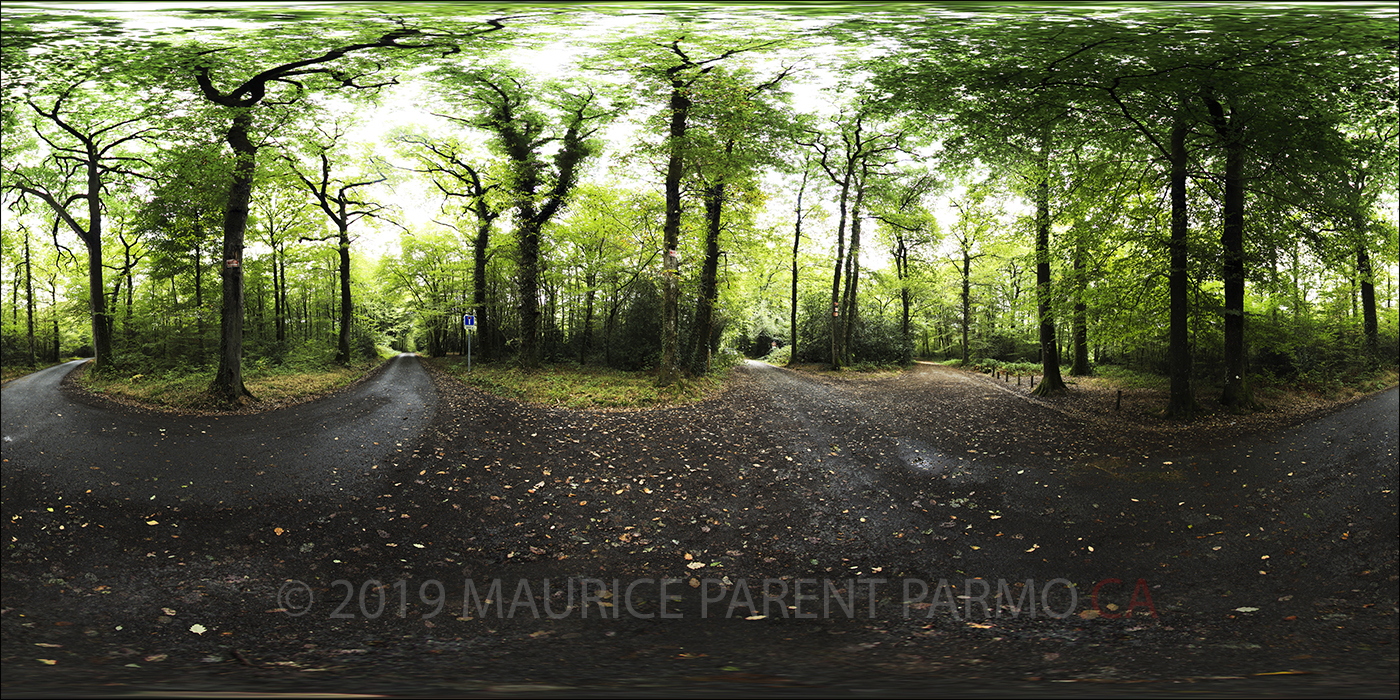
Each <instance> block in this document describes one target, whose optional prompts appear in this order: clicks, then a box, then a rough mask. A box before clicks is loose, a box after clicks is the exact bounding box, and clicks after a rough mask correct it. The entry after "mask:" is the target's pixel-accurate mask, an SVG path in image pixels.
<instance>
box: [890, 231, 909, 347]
mask: <svg viewBox="0 0 1400 700" xmlns="http://www.w3.org/2000/svg"><path fill="white" fill-rule="evenodd" d="M894 260H895V272H896V274H898V276H899V307H900V312H899V337H900V342H901V343H902V345H901V346H900V362H901V363H902V364H906V365H907V364H909V363H910V362H912V361H913V359H914V358H913V357H911V356H910V353H911V352H912V351H913V347H914V341H913V339H912V338H910V337H909V306H910V298H909V248H908V247H907V246H906V245H905V241H904V236H903V235H902V234H901V235H900V236H899V241H898V245H897V246H896V248H895V255H894Z"/></svg>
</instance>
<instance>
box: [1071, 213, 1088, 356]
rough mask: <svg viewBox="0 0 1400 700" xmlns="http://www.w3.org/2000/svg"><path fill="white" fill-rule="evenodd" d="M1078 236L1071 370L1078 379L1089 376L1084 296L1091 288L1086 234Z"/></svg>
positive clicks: (1086, 306) (1080, 232)
mask: <svg viewBox="0 0 1400 700" xmlns="http://www.w3.org/2000/svg"><path fill="white" fill-rule="evenodd" d="M1076 235H1077V236H1078V237H1077V239H1076V241H1075V246H1074V322H1073V323H1074V328H1073V329H1072V330H1071V333H1070V334H1071V336H1073V340H1074V366H1073V367H1072V368H1070V372H1069V373H1070V374H1071V375H1073V376H1076V377H1085V376H1088V375H1089V307H1088V305H1087V304H1085V303H1084V294H1085V291H1086V289H1087V288H1088V286H1089V281H1088V279H1086V277H1085V273H1084V270H1085V267H1086V266H1085V264H1084V257H1085V255H1086V253H1085V252H1084V233H1083V232H1082V231H1079V232H1076Z"/></svg>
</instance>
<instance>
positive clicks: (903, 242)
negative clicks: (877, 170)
mask: <svg viewBox="0 0 1400 700" xmlns="http://www.w3.org/2000/svg"><path fill="white" fill-rule="evenodd" d="M937 187H938V180H937V179H936V178H935V177H934V176H933V175H932V174H930V173H909V174H908V176H907V179H905V180H902V181H896V182H891V183H889V186H887V187H885V188H883V189H882V191H881V192H880V195H881V198H880V202H879V204H878V205H877V206H878V208H877V209H876V211H875V213H874V217H875V218H876V219H878V220H879V221H880V222H881V223H883V224H885V226H886V227H887V229H888V231H889V233H890V237H891V238H893V239H894V240H893V241H892V243H893V246H892V247H893V250H892V251H891V252H892V253H893V257H894V264H895V277H896V279H897V280H898V281H899V306H900V314H899V332H900V338H901V339H902V349H901V360H900V361H901V362H902V363H903V364H909V363H910V362H912V361H913V357H912V356H911V354H910V353H911V352H912V350H913V347H914V339H913V336H911V335H910V332H909V314H910V311H911V309H912V308H913V305H914V299H913V285H912V277H913V275H912V271H911V267H910V263H911V262H912V256H913V253H914V251H915V250H916V249H918V248H920V247H922V246H925V245H929V244H931V243H935V242H937V240H938V220H937V219H935V218H934V217H933V216H932V214H930V213H929V212H928V210H927V209H925V208H924V206H923V198H924V197H926V196H928V195H929V194H931V193H932V192H933V191H934V190H935V188H937ZM964 345H966V339H964Z"/></svg>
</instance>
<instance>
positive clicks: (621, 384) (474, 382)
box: [429, 357, 724, 409]
mask: <svg viewBox="0 0 1400 700" xmlns="http://www.w3.org/2000/svg"><path fill="white" fill-rule="evenodd" d="M429 362H430V363H432V365H433V366H434V367H437V368H439V369H441V370H443V371H445V372H447V373H448V374H450V375H452V376H453V377H456V378H457V379H459V380H461V381H462V382H463V383H465V384H467V385H468V386H472V387H476V388H477V389H481V390H482V391H486V392H489V393H492V394H495V395H497V396H504V397H507V398H512V399H517V400H520V401H525V402H528V403H533V404H541V405H545V406H560V407H564V408H573V409H639V408H656V407H660V406H674V405H677V404H684V403H693V402H696V401H700V400H703V399H705V398H708V397H710V396H712V395H714V394H715V393H716V392H718V391H719V390H720V389H721V388H722V386H723V384H724V380H723V378H722V377H721V376H717V373H711V374H709V375H707V376H704V377H699V378H694V379H682V380H681V381H679V382H677V383H676V384H674V385H672V386H668V387H658V386H656V377H655V376H654V375H653V374H651V373H648V372H623V371H621V370H615V369H608V368H605V367H587V366H584V367H580V366H577V365H549V366H545V367H542V368H540V369H539V370H537V371H534V372H526V371H524V370H521V369H520V368H518V367H514V366H511V365H507V364H500V363H492V364H481V363H475V364H474V365H473V366H472V371H471V373H468V372H467V363H466V360H464V359H462V358H458V357H445V358H436V359H432V360H429Z"/></svg>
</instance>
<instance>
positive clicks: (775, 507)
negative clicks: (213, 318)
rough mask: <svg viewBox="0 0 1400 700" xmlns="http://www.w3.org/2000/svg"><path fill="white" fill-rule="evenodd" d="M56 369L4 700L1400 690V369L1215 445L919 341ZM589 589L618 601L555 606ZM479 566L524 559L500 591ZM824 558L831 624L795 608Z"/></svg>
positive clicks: (6, 630) (15, 580)
mask: <svg viewBox="0 0 1400 700" xmlns="http://www.w3.org/2000/svg"><path fill="white" fill-rule="evenodd" d="M69 370H71V367H60V368H55V369H53V370H50V371H49V372H47V373H39V374H36V375H33V376H32V377H30V378H28V379H24V380H19V381H16V382H14V383H12V384H10V385H8V386H7V387H6V388H5V389H4V395H3V396H4V409H5V410H4V424H3V432H4V435H5V437H6V438H8V441H6V442H4V443H3V444H4V449H3V457H4V459H5V463H4V464H5V468H4V472H3V474H0V476H3V479H0V481H3V485H4V489H3V496H4V507H5V517H4V518H3V520H0V526H3V540H4V541H5V543H6V548H5V550H4V553H3V555H4V564H5V566H4V570H3V580H4V587H3V605H0V660H3V662H4V664H5V674H4V679H3V682H2V684H0V689H3V690H4V692H5V694H6V695H7V696H10V695H15V696H19V695H25V694H30V695H65V693H67V694H73V693H84V694H104V693H112V692H118V691H117V690H116V689H117V688H120V689H121V690H122V691H125V692H133V693H135V692H158V691H159V692H167V693H171V694H177V695H178V694H182V693H183V694H189V693H192V692H196V691H239V690H243V691H297V692H311V691H334V692H357V693H366V692H378V693H384V694H386V695H396V696H398V695H406V694H423V695H429V694H438V695H461V694H464V693H470V694H478V695H482V696H488V697H496V696H517V697H518V696H519V695H520V694H521V693H530V694H532V695H539V696H550V697H580V696H583V697H587V696H600V695H601V696H616V695H627V696H634V695H635V696H656V695H680V694H705V693H709V694H713V695H741V696H749V695H755V696H757V695H760V694H761V695H765V696H772V695H777V696H781V695H799V696H811V695H823V694H825V695H830V696H838V695H839V696H843V697H848V696H851V695H854V694H867V693H872V692H876V693H881V692H883V693H885V694H887V695H890V696H893V695H896V694H904V695H910V696H916V697H929V696H932V695H966V694H968V693H969V692H974V691H978V690H981V689H984V688H986V689H988V692H987V693H986V694H987V695H989V696H995V697H1005V696H1015V695H1044V694H1062V695H1069V694H1082V693H1085V692H1091V691H1089V688H1095V689H1102V691H1103V692H1104V693H1105V694H1108V695H1126V694H1135V695H1154V694H1157V695H1162V694H1168V695H1179V694H1183V693H1190V694H1192V695H1193V696H1194V695H1199V694H1205V695H1210V694H1215V695H1217V696H1227V697H1258V696H1261V695H1268V694H1282V695H1289V694H1291V695H1293V696H1298V697H1303V696H1308V697H1341V696H1354V695H1374V696H1377V697H1394V696H1395V688H1396V684H1397V677H1396V668H1397V667H1400V666H1397V661H1396V654H1395V640H1396V637H1395V634H1396V626H1397V625H1396V621H1397V617H1400V616H1398V615H1397V613H1400V607H1397V580H1400V572H1397V547H1396V541H1397V524H1398V523H1400V519H1397V510H1400V508H1398V507H1397V491H1400V488H1397V486H1396V480H1397V459H1396V456H1397V454H1400V449H1397V433H1400V427H1397V420H1396V419H1397V414H1400V405H1398V404H1397V392H1396V390H1394V389H1391V390H1389V391H1386V392H1381V393H1380V394H1377V395H1374V396H1370V397H1367V398H1365V399H1362V400H1359V401H1356V402H1354V403H1352V404H1349V405H1347V406H1344V407H1342V408H1341V409H1340V410H1337V411H1335V412H1332V413H1330V414H1326V415H1320V416H1314V417H1313V418H1312V419H1311V420H1308V421H1305V422H1302V423H1296V424H1292V425H1291V427H1285V428H1283V429H1281V430H1276V431H1273V432H1269V433H1264V434H1257V435H1253V434H1244V433H1241V432H1238V431H1237V432H1236V435H1238V437H1228V436H1226V435H1225V434H1210V429H1208V428H1206V427H1204V426H1206V425H1214V426H1217V427H1216V428H1214V429H1228V422H1226V423H1225V426H1226V427H1225V428H1219V427H1218V426H1220V424H1221V423H1220V421H1215V422H1214V423H1209V422H1207V423H1202V424H1197V425H1194V426H1193V427H1192V428H1191V429H1190V431H1191V432H1187V429H1184V428H1182V427H1181V426H1179V425H1176V426H1174V430H1169V431H1158V430H1154V429H1151V428H1152V427H1153V426H1152V425H1151V424H1152V421H1146V422H1145V424H1146V425H1147V426H1148V428H1149V429H1144V428H1143V427H1142V424H1140V425H1138V426H1137V427H1136V428H1133V427H1132V426H1128V428H1127V429H1128V432H1122V431H1123V430H1125V428H1123V427H1122V425H1121V424H1116V423H1114V422H1113V421H1112V420H1109V418H1111V417H1105V416H1095V415H1092V412H1091V411H1088V412H1086V411H1085V410H1080V409H1081V408H1082V407H1083V406H1085V405H1087V404H1076V406H1078V407H1080V408H1076V409H1075V410H1076V411H1077V412H1076V413H1073V414H1071V413H1070V412H1068V411H1069V409H1067V408H1065V405H1066V404H1065V402H1073V401H1074V399H1075V397H1074V396H1073V395H1071V396H1069V397H1067V398H1066V399H1065V400H1064V402H1061V403H1060V404H1056V403H1055V402H1047V401H1042V400H1040V399H1036V398H1034V397H1028V396H1026V395H1025V394H1024V393H1021V392H1018V391H1017V390H1015V389H1014V385H1013V386H1011V387H1008V386H1007V383H1006V382H997V381H994V380H992V379H990V378H987V377H984V376H981V375H975V374H969V373H964V372H960V371H956V370H951V369H948V368H944V367H941V366H934V365H922V364H921V365H919V366H918V367H916V368H913V369H911V370H910V371H907V372H903V373H900V374H897V375H894V376H887V377H866V378H859V377H856V378H851V377H844V378H832V377H829V376H821V375H812V374H809V373H798V372H791V371H788V370H784V369H779V368H775V367H771V366H768V365H765V364H762V363H747V364H746V365H745V366H743V367H740V368H739V369H738V371H737V374H736V376H735V377H733V378H732V383H731V386H730V388H729V390H727V391H726V392H725V393H724V394H722V395H720V396H717V397H714V398H712V399H709V400H706V401H702V402H698V403H694V404H688V405H685V406H678V407H673V408H666V409H658V410H649V411H625V412H614V411H570V410H564V409H557V408H547V407H539V406H531V405H526V404H521V403H519V402H516V401H512V400H509V399H504V398H500V397H497V396H493V395H490V394H485V393H482V392H480V391H477V390H476V389H473V388H471V387H468V386H465V385H463V384H461V383H459V382H457V381H455V380H453V379H451V378H450V377H447V376H446V375H444V374H442V373H440V372H438V371H436V370H431V369H430V371H429V372H427V373H425V372H424V371H423V369H422V365H420V364H419V363H418V362H417V361H416V360H414V359H412V358H410V357H403V356H401V357H399V358H397V359H395V360H394V361H392V362H391V363H389V364H388V365H387V367H385V369H383V370H382V371H381V374H379V375H377V376H372V377H371V378H369V379H368V380H366V381H365V382H364V383H363V384H361V385H359V386H357V387H355V388H352V389H348V390H346V391H344V392H341V393H340V394H337V395H335V396H332V397H329V398H326V399H323V400H321V401H317V402H314V403H310V404H305V405H302V406H297V407H292V408H289V409H284V410H279V411H274V412H271V413H267V414H263V415H250V416H221V417H219V418H217V419H215V418H212V417H210V418H178V417H171V416H163V415H154V414H147V413H141V412H133V411H129V410H126V409H123V408H106V407H102V406H97V405H91V404H89V403H85V401H84V400H82V399H76V398H74V397H75V396H76V394H72V395H70V394H69V393H67V392H64V391H61V390H60V389H59V387H58V380H59V376H61V375H62V374H63V373H65V372H67V371H69ZM1280 424H1282V423H1280ZM375 443H379V444H377V445H376V444H375ZM376 467H377V468H376ZM113 482H115V483H113ZM89 489H90V492H89ZM152 497H154V500H152ZM667 578H669V579H675V580H677V581H678V582H679V583H677V584H676V585H674V586H672V587H671V588H670V589H669V592H668V593H666V594H665V595H669V596H673V597H672V598H671V599H670V600H671V601H672V603H673V605H672V607H671V608H670V609H671V610H672V611H673V612H675V613H676V614H677V615H679V617H672V618H662V617H660V616H656V615H652V613H653V612H654V611H656V610H658V607H657V606H658V605H660V595H661V593H660V592H659V590H657V587H656V582H658V581H661V580H662V579H667ZM859 578H865V579H867V580H870V581H874V580H883V581H885V583H883V584H881V587H880V589H879V591H878V593H877V592H876V589H875V587H874V584H873V583H872V584H871V585H870V586H869V587H868V588H867V587H866V586H864V585H853V584H852V583H851V580H852V579H859ZM584 579H588V580H597V581H599V582H613V583H611V584H610V585H611V586H612V587H613V588H614V589H615V590H614V591H613V599H612V600H611V601H603V600H601V599H598V600H597V601H595V604H589V603H587V602H579V604H578V605H577V606H576V607H570V608H566V609H565V614H564V616H563V617H555V614H554V612H551V610H558V609H560V608H559V607H555V608H550V607H549V606H550V605H551V601H553V602H554V603H556V604H558V605H559V606H562V605H564V602H563V601H564V599H563V597H562V591H560V590H559V589H558V586H560V585H561V584H563V582H565V581H569V582H582V581H583V580H584ZM700 579H704V581H706V583H703V584H702V583H701V581H700ZM978 579H980V581H979V580H978ZM473 580H474V581H475V582H476V583H477V584H478V585H480V586H481V587H482V590H485V584H486V582H487V581H490V580H496V581H504V582H507V583H506V588H504V589H503V590H502V592H501V594H500V595H498V596H496V597H495V599H496V600H497V603H498V604H497V606H496V609H495V610H494V611H493V610H490V609H488V608H481V607H479V606H478V605H477V603H479V602H480V601H477V602H476V603H473V604H472V607H471V608H470V610H469V609H468V603H467V601H468V593H467V592H466V591H467V589H466V588H465V584H466V583H467V582H468V581H473ZM546 580H549V581H553V582H554V585H555V586H556V588H555V589H554V592H553V593H552V594H551V593H547V592H545V589H544V588H543V585H544V582H545V581H546ZM802 580H806V581H808V585H809V587H808V588H805V589H804V593H803V595H804V596H808V597H806V598H804V599H803V600H811V601H813V602H812V607H808V608H803V610H805V611H807V613H811V611H812V610H813V609H815V610H817V611H818V612H820V615H819V616H817V617H811V616H808V617H806V618H799V616H798V613H797V612H793V614H792V616H789V614H788V612H786V611H797V610H798V607H797V606H798V605H802V604H805V603H799V600H798V598H797V595H798V593H797V586H798V585H799V584H800V582H801V581H802ZM629 581H630V582H632V584H640V585H639V586H638V587H637V588H636V589H635V590H636V592H637V596H636V598H637V600H634V601H632V602H637V603H638V605H639V606H640V607H639V608H638V610H639V611H640V612H634V609H633V608H632V607H630V606H631V603H630V602H627V601H628V600H629V599H628V596H631V595H632V593H633V589H632V588H631V587H630V585H632V584H629V583H628V582H629ZM1003 581H1004V582H1005V587H1006V589H1007V590H1006V596H1005V597H1004V598H1000V599H998V598H995V597H993V596H995V595H998V594H1000V593H1002V588H1003V583H1002V582H1003ZM1138 581H1142V582H1143V585H1144V586H1145V588H1143V589H1142V590H1141V591H1140V590H1139V586H1138V585H1137V584H1136V582H1138ZM521 582H523V583H525V584H528V585H527V586H525V587H524V588H521V587H519V586H518V584H519V583H521ZM618 582H621V583H618ZM1023 582H1024V583H1023ZM740 583H742V584H743V587H742V588H741V586H740ZM770 583H771V584H772V590H773V591H774V592H775V596H776V597H775V599H774V601H773V602H774V605H773V606H772V609H770V606H769V600H768V598H767V596H768V595H769V587H770ZM1026 583H1028V584H1029V585H1026ZM711 584H714V585H713V586H712V585H711ZM721 584H722V585H721ZM569 585H573V584H572V583H570V584H569ZM436 586H441V588H435V587H436ZM619 586H620V588H619ZM789 586H791V590H789V588H788V587H789ZM921 586H922V587H923V588H921ZM979 586H980V587H981V588H980V590H979V588H978V587H979ZM726 587H728V588H726ZM814 587H815V590H814ZM948 587H951V592H950V591H949V590H948ZM837 588H839V589H840V590H845V591H847V592H848V593H847V595H848V598H847V600H850V601H856V598H854V597H849V596H854V595H855V593H853V591H856V590H857V589H859V590H861V591H864V592H862V593H860V596H859V601H858V602H853V603H852V605H853V606H854V607H853V608H852V611H853V612H851V613H842V612H841V610H839V609H838V608H841V607H842V606H844V605H845V604H844V603H841V602H840V595H839V593H838V595H836V596H835V598H836V607H829V606H828V605H827V603H828V602H829V601H828V600H827V592H828V590H829V589H837ZM571 590H572V589H571ZM711 590H717V591H719V593H720V594H721V597H722V600H714V601H712V602H713V603H714V604H713V605H711V606H710V608H709V613H708V616H707V613H706V607H705V606H706V602H704V600H702V598H705V597H706V596H708V595H709V593H707V591H711ZM741 590H743V591H745V593H744V595H746V596H747V595H749V592H751V593H752V596H753V597H754V598H761V599H762V602H761V603H760V605H761V606H762V611H763V612H762V615H761V616H759V617H760V618H761V619H756V618H755V616H752V615H750V614H749V613H748V612H745V611H744V610H745V606H746V605H747V606H748V607H750V608H752V605H751V604H750V603H749V602H746V601H741V600H738V598H739V592H740V591H741ZM288 591H293V592H297V591H299V592H300V593H301V594H304V595H303V596H302V597H297V596H295V595H291V594H289V593H288ZM435 591H436V593H435ZM512 591H514V594H512ZM522 591H523V594H522ZM726 591H728V592H726ZM784 591H788V592H784ZM818 591H819V592H820V595H821V596H822V597H823V599H822V600H821V601H816V600H814V599H813V598H811V597H810V596H813V595H816V594H817V592H818ZM1140 592H1141V593H1142V596H1146V595H1147V594H1148V592H1150V596H1151V602H1152V605H1151V607H1150V608H1149V611H1150V613H1151V614H1147V613H1146V612H1145V611H1144V610H1143V609H1142V608H1141V607H1139V608H1138V609H1137V610H1134V604H1135V602H1137V601H1139V600H1140V599H1142V596H1140V595H1139V593H1140ZM352 594H353V595H354V596H357V597H358V600H357V601H355V600H352V597H351V595H352ZM536 594H539V595H536ZM731 594H732V596H733V597H730V596H731ZM867 594H868V595H867ZM569 595H570V598H569V600H570V602H572V601H573V598H572V595H573V594H572V593H571V594H569ZM618 596H622V598H623V603H624V604H623V605H618V604H617V600H618ZM783 596H787V597H786V598H783ZM505 602H509V603H510V604H509V614H503V612H502V608H501V606H502V605H504V603H505ZM386 603H387V605H388V607H383V605H384V604H386ZM537 603H538V604H540V605H542V606H543V613H544V614H541V612H540V610H539V609H536V608H535V607H534V606H535V605H536V604H537ZM784 603H787V605H784ZM818 603H820V605H818ZM376 605H379V606H380V607H378V608H376V607H375V606H376ZM1027 605H1029V606H1030V607H1029V608H1027V607H1026V606H1027ZM517 606H519V610H518V611H517ZM734 606H738V608H737V610H738V612H737V613H736V614H730V613H735V609H736V608H735V607H734ZM856 608H858V609H856ZM622 610H626V614H619V613H620V612H621V611H622ZM1037 610H1039V613H1038V614H1037V612H1036V611H1037ZM1114 610H1117V611H1118V612H1117V613H1115V612H1113V611H1114ZM1125 610H1127V611H1133V612H1134V615H1132V616H1124V615H1122V614H1121V613H1123V612H1124V611H1125ZM570 611H572V612H570ZM608 611H611V614H605V613H606V612H608ZM438 612H442V613H443V614H442V615H438ZM750 612H753V610H750ZM1022 613H1026V614H1022ZM1052 613H1053V614H1052ZM430 617H431V619H429V618H430ZM1052 683H1053V684H1052ZM1062 683H1063V685H1062ZM1089 683H1092V684H1095V685H1093V686H1086V685H1085V684H1089ZM1129 684H1130V685H1129ZM65 696H66V695H65Z"/></svg>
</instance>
